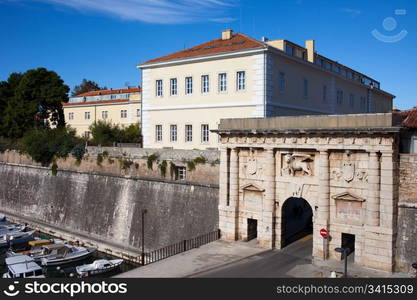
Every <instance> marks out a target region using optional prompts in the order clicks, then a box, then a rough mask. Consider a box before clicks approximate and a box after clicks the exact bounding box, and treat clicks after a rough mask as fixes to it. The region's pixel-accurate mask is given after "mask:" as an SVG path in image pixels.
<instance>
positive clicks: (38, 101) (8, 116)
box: [0, 68, 69, 139]
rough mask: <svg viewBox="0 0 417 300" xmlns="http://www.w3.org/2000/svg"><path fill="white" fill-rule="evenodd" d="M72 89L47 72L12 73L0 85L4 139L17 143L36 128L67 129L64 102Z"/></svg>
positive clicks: (40, 70) (59, 78) (1, 121)
mask: <svg viewBox="0 0 417 300" xmlns="http://www.w3.org/2000/svg"><path fill="white" fill-rule="evenodd" d="M68 92H69V87H68V86H67V85H65V84H64V81H63V80H62V79H61V77H59V75H58V74H57V73H55V72H54V71H49V70H47V69H45V68H38V69H32V70H28V71H26V72H25V73H23V74H19V73H12V74H11V75H10V76H9V78H8V79H7V81H3V82H1V83H0V103H1V104H0V110H2V111H0V113H1V115H2V118H1V120H0V130H1V132H0V133H1V135H3V136H5V137H8V138H12V139H18V138H20V137H22V136H23V135H24V133H25V132H27V131H29V130H31V129H33V128H41V127H49V126H50V125H51V124H52V125H56V126H59V127H62V126H65V121H64V113H63V109H62V102H67V101H68Z"/></svg>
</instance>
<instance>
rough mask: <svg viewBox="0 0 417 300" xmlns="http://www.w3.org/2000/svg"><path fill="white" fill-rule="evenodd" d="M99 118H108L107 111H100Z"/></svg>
mask: <svg viewBox="0 0 417 300" xmlns="http://www.w3.org/2000/svg"><path fill="white" fill-rule="evenodd" d="M101 118H102V119H103V120H107V119H108V118H109V112H108V111H107V110H103V111H101Z"/></svg>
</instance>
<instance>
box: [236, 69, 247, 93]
mask: <svg viewBox="0 0 417 300" xmlns="http://www.w3.org/2000/svg"><path fill="white" fill-rule="evenodd" d="M236 83H237V90H238V91H243V90H245V88H246V78H245V72H244V71H240V72H237V82H236Z"/></svg>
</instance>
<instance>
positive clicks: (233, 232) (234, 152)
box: [222, 148, 239, 241]
mask: <svg viewBox="0 0 417 300" xmlns="http://www.w3.org/2000/svg"><path fill="white" fill-rule="evenodd" d="M238 206H239V156H238V149H237V148H232V149H231V150H230V165H229V203H226V206H224V215H225V219H226V220H227V221H226V224H224V225H225V226H223V228H224V229H223V231H222V238H223V239H225V240H229V241H235V240H236V239H237V232H238Z"/></svg>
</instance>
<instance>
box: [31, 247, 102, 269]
mask: <svg viewBox="0 0 417 300" xmlns="http://www.w3.org/2000/svg"><path fill="white" fill-rule="evenodd" d="M96 250H97V249H96V248H85V247H77V246H72V245H68V244H52V245H46V246H42V252H41V254H40V255H39V256H37V257H34V258H35V259H40V262H41V264H42V265H43V266H59V265H63V264H67V263H72V262H76V261H79V260H83V259H85V258H88V257H90V256H91V255H92V254H93V253H94V252H95V251H96Z"/></svg>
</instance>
